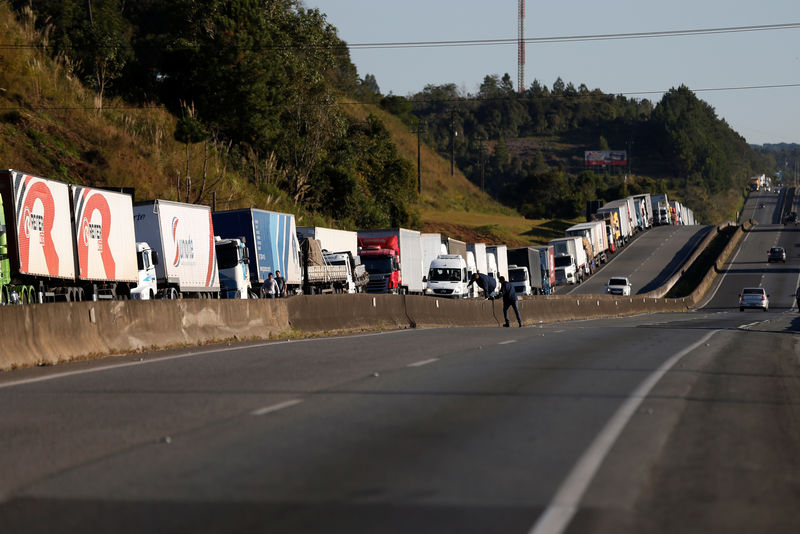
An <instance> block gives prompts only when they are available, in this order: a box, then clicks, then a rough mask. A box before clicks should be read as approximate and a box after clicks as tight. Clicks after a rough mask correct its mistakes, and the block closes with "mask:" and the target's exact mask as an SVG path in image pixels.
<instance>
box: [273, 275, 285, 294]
mask: <svg viewBox="0 0 800 534" xmlns="http://www.w3.org/2000/svg"><path fill="white" fill-rule="evenodd" d="M275 283H277V284H278V293H277V296H278V297H285V296H286V280H285V279H284V278H283V277H282V276H281V272H280V271H275Z"/></svg>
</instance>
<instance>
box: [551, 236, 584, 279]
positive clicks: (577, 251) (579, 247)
mask: <svg viewBox="0 0 800 534" xmlns="http://www.w3.org/2000/svg"><path fill="white" fill-rule="evenodd" d="M548 244H549V245H552V246H553V249H554V252H555V267H556V283H557V284H580V283H581V282H582V281H583V280H584V278H585V277H586V275H587V274H589V271H588V267H587V258H586V251H585V249H584V247H583V238H581V237H562V238H560V239H553V240H551V241H550V242H549V243H548Z"/></svg>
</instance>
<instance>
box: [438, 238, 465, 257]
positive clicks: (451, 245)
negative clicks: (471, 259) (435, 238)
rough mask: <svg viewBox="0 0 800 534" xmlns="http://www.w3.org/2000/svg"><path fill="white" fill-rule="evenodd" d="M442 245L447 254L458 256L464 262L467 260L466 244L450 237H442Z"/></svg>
mask: <svg viewBox="0 0 800 534" xmlns="http://www.w3.org/2000/svg"><path fill="white" fill-rule="evenodd" d="M442 243H443V244H444V245H445V247H446V250H447V253H448V254H458V255H459V256H461V257H462V258H464V261H466V260H467V244H466V243H465V242H463V241H460V240H458V239H453V238H452V237H443V238H442Z"/></svg>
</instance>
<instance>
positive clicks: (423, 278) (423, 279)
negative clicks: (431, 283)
mask: <svg viewBox="0 0 800 534" xmlns="http://www.w3.org/2000/svg"><path fill="white" fill-rule="evenodd" d="M422 281H423V282H424V283H426V284H427V283H428V277H427V276H423V277H422Z"/></svg>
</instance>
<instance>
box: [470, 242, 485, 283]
mask: <svg viewBox="0 0 800 534" xmlns="http://www.w3.org/2000/svg"><path fill="white" fill-rule="evenodd" d="M467 252H472V254H473V255H474V256H475V268H476V269H477V270H478V271H477V272H479V273H481V274H489V261H488V260H487V259H486V244H485V243H468V244H467ZM473 285H474V284H473Z"/></svg>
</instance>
